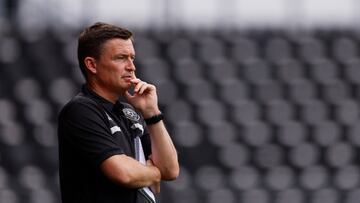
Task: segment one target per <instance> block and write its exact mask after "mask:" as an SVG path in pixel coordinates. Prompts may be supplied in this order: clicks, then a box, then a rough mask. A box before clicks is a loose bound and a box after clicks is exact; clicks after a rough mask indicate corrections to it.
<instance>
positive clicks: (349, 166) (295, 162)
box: [0, 28, 360, 203]
mask: <svg viewBox="0 0 360 203" xmlns="http://www.w3.org/2000/svg"><path fill="white" fill-rule="evenodd" d="M18 32H19V31H18V30H14V29H13V28H11V29H8V30H7V31H6V32H5V31H4V32H3V33H2V34H1V35H0V65H1V68H0V79H1V80H0V85H1V86H0V112H1V113H0V202H1V203H25V202H26V203H28V202H30V203H42V202H44V203H59V202H60V200H59V188H58V187H59V185H58V184H59V183H58V179H57V175H58V163H57V155H58V154H57V137H56V119H57V113H58V111H59V109H60V108H61V106H62V105H64V104H65V103H66V102H67V101H68V100H69V99H70V98H71V97H72V96H73V95H75V94H76V92H77V91H78V90H79V89H80V84H81V83H82V82H83V80H82V79H81V73H80V72H79V70H78V69H77V68H76V66H77V64H76V63H77V62H76V57H75V54H76V51H75V50H74V49H75V48H76V40H75V38H74V37H73V36H76V35H75V34H71V33H70V34H68V36H62V37H61V36H58V35H56V34H54V33H53V32H52V31H51V30H49V31H48V32H46V33H43V37H41V38H31V37H29V38H28V37H25V36H23V35H22V34H19V33H18ZM69 32H73V33H76V31H75V30H69ZM4 33H5V34H4ZM6 33H7V34H6ZM356 36H358V33H357V32H355V31H348V32H345V31H344V32H338V31H332V30H327V31H321V32H317V31H312V32H310V31H308V32H299V33H295V34H294V33H288V32H287V31H284V30H277V31H276V30H252V31H248V32H245V31H244V32H236V31H234V32H225V31H224V33H221V32H220V31H202V32H200V31H184V30H179V31H174V30H162V31H158V32H155V31H151V30H148V31H139V33H138V34H137V35H135V46H136V48H137V59H136V63H137V67H138V72H139V76H140V77H143V78H144V79H145V80H147V81H149V82H152V83H154V84H156V85H157V89H158V91H159V103H160V105H161V107H162V109H163V111H164V113H165V115H166V124H167V125H168V127H169V130H170V132H171V134H172V136H173V139H174V142H175V144H176V146H177V148H178V151H179V157H180V163H181V167H182V168H181V174H180V177H179V178H178V179H177V180H176V181H174V182H169V183H164V184H163V193H162V194H161V195H160V196H159V199H160V200H161V202H174V203H178V202H179V203H180V202H184V203H185V202H186V203H197V202H209V203H213V202H214V203H215V202H223V203H236V202H243V203H308V202H312V203H323V202H326V203H340V202H341V203H343V202H344V203H357V202H359V199H360V181H359V178H360V169H359V166H358V165H359V164H358V161H359V157H358V155H357V154H358V147H359V146H360V116H359V115H360V109H359V104H358V99H360V90H359V89H360V88H359V87H360V56H359V51H360V50H359V47H358V45H359V43H360V38H359V37H356ZM74 57H75V58H74ZM179 197H180V198H179Z"/></svg>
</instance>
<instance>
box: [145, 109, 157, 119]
mask: <svg viewBox="0 0 360 203" xmlns="http://www.w3.org/2000/svg"><path fill="white" fill-rule="evenodd" d="M141 114H142V116H143V117H144V119H149V118H151V117H153V116H156V115H159V114H161V111H160V110H159V109H158V108H157V109H152V110H147V111H143V112H141Z"/></svg>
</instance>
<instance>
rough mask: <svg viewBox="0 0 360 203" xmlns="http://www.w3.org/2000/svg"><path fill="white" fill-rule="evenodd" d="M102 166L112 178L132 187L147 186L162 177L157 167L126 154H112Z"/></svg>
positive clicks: (105, 172)
mask: <svg viewBox="0 0 360 203" xmlns="http://www.w3.org/2000/svg"><path fill="white" fill-rule="evenodd" d="M100 167H101V170H102V171H103V172H104V174H105V175H106V176H107V177H108V178H109V179H110V180H112V181H114V182H116V183H118V184H120V185H123V186H125V187H130V188H141V187H147V186H150V185H153V184H154V183H158V182H159V181H160V179H161V174H160V171H159V169H158V168H157V167H155V166H149V165H143V164H141V163H140V162H138V161H136V160H135V159H133V158H131V157H128V156H126V155H115V156H112V157H110V158H109V159H107V160H105V161H104V163H102V164H101V166H100Z"/></svg>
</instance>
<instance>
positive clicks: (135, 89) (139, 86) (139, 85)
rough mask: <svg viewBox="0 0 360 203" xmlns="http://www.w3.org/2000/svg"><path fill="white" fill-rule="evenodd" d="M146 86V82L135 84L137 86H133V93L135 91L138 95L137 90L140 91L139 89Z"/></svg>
mask: <svg viewBox="0 0 360 203" xmlns="http://www.w3.org/2000/svg"><path fill="white" fill-rule="evenodd" d="M146 84H147V83H146V82H144V81H140V82H139V83H137V84H136V85H135V88H134V91H135V92H136V93H138V92H139V90H140V88H141V87H142V86H143V85H146Z"/></svg>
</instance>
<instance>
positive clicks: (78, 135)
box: [59, 98, 124, 166]
mask: <svg viewBox="0 0 360 203" xmlns="http://www.w3.org/2000/svg"><path fill="white" fill-rule="evenodd" d="M89 100H90V99H86V98H83V99H79V100H77V101H76V102H71V103H70V104H69V105H68V106H66V107H65V108H64V109H63V111H62V112H61V113H60V115H59V140H60V139H61V141H62V142H64V143H66V145H67V146H70V147H72V148H74V149H76V150H77V151H78V152H79V153H80V155H81V156H83V157H84V158H85V159H86V160H88V161H89V162H90V163H91V164H92V165H94V166H99V165H100V164H101V163H102V162H103V161H104V160H105V159H107V158H109V157H110V156H113V155H116V154H123V153H124V150H123V148H122V146H124V145H121V143H118V142H116V140H115V138H114V137H113V135H112V134H111V131H110V129H109V127H108V124H107V122H108V120H107V117H106V115H105V113H104V112H103V110H102V109H100V107H99V106H98V104H97V103H95V102H92V101H89Z"/></svg>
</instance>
